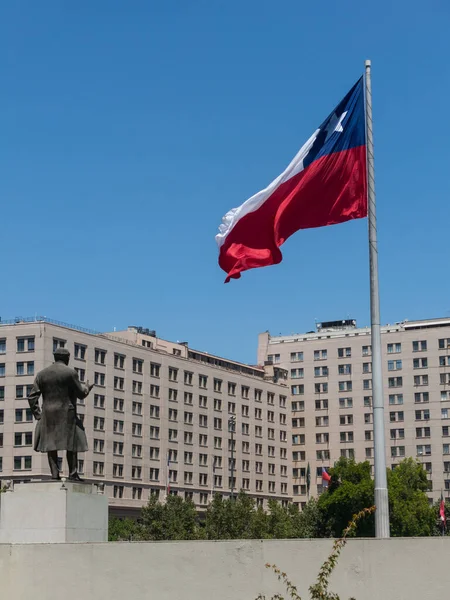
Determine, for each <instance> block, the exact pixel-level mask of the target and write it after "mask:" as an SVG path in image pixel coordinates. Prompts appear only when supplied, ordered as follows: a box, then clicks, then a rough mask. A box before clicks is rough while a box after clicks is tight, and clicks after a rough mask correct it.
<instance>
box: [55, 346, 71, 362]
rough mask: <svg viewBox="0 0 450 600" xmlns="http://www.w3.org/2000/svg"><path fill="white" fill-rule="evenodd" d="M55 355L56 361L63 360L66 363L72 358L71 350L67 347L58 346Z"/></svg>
mask: <svg viewBox="0 0 450 600" xmlns="http://www.w3.org/2000/svg"><path fill="white" fill-rule="evenodd" d="M53 356H54V358H55V362H63V363H64V364H65V365H68V364H69V360H70V352H69V351H68V350H67V348H56V350H55V351H54V352H53Z"/></svg>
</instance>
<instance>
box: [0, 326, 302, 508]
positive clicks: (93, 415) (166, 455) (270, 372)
mask: <svg viewBox="0 0 450 600" xmlns="http://www.w3.org/2000/svg"><path fill="white" fill-rule="evenodd" d="M57 346H61V347H65V348H67V349H68V350H69V351H70V353H71V362H70V366H72V367H73V368H75V369H76V370H77V372H78V374H79V377H80V379H81V380H82V381H90V382H93V383H94V384H95V386H94V388H93V390H92V392H91V393H90V395H89V396H88V397H87V398H86V399H85V400H82V401H79V405H78V413H79V415H80V418H81V419H82V420H83V422H84V426H85V429H86V434H87V437H88V442H89V451H88V452H86V453H84V454H80V455H79V472H80V475H81V476H82V477H83V478H85V479H86V480H88V481H94V482H101V483H103V484H104V485H105V493H107V494H108V496H109V501H110V506H111V507H112V508H113V509H114V510H113V512H117V513H118V514H121V513H123V514H126V513H127V512H128V511H133V510H134V511H137V510H138V509H139V508H140V507H141V506H142V505H143V504H145V503H146V502H147V501H148V498H149V495H150V494H158V495H159V496H160V497H161V499H163V498H164V497H165V494H167V493H171V494H180V495H182V496H184V497H189V498H192V499H193V500H194V502H195V503H196V505H197V506H198V507H206V506H207V504H208V503H209V501H210V500H211V497H212V494H213V493H216V492H219V493H223V494H224V495H227V496H229V495H230V494H232V493H237V492H238V491H239V490H241V489H243V490H245V491H246V492H248V493H249V494H250V495H251V496H253V497H255V498H256V499H257V502H258V503H259V504H263V505H264V504H265V503H266V502H267V500H268V499H269V498H274V499H276V500H279V501H281V502H284V503H286V502H288V501H289V500H291V499H292V495H291V489H292V488H291V485H290V468H289V457H290V455H291V449H290V445H291V436H290V434H289V418H288V415H289V410H290V407H289V402H288V396H289V388H288V387H287V381H286V380H287V373H286V371H284V370H283V369H281V368H280V367H277V366H274V365H267V367H266V368H265V369H264V368H260V367H251V366H249V365H244V364H241V363H237V362H233V361H229V360H225V359H223V358H220V357H215V356H211V355H209V354H207V353H204V352H200V351H195V350H192V349H190V348H189V347H188V345H187V344H185V343H183V344H180V343H171V342H168V341H165V340H162V339H160V338H158V337H157V336H156V333H155V332H154V331H151V330H148V329H143V328H141V327H130V328H129V329H128V330H127V331H121V332H114V333H113V334H99V333H95V332H90V331H87V330H83V329H80V328H76V327H73V326H69V325H65V324H62V323H57V322H55V321H50V320H49V319H46V318H40V317H38V318H36V319H16V320H15V321H13V322H0V478H1V479H3V480H6V479H14V480H16V481H24V480H33V479H41V478H43V477H46V476H48V475H49V468H48V464H47V457H46V455H44V454H38V453H35V452H34V451H33V435H34V426H35V424H34V423H33V420H32V415H31V412H30V410H29V408H28V401H27V396H28V394H29V392H30V389H31V386H32V384H33V380H34V376H35V375H36V374H37V373H38V372H39V371H40V370H41V369H43V368H44V367H46V366H48V365H50V364H51V363H52V362H53V351H54V349H55V348H56V347H57ZM61 454H62V453H61ZM63 468H64V469H65V472H67V467H66V465H65V458H64V462H63Z"/></svg>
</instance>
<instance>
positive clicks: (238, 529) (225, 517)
mask: <svg viewBox="0 0 450 600" xmlns="http://www.w3.org/2000/svg"><path fill="white" fill-rule="evenodd" d="M205 535H206V537H207V539H209V540H231V539H255V538H256V539H262V538H267V537H270V536H269V532H268V515H267V513H265V512H264V510H263V509H262V508H256V505H255V501H254V500H253V498H251V497H250V496H248V495H247V494H245V492H240V493H239V494H238V496H237V497H236V498H234V499H233V500H232V499H231V498H227V499H223V498H222V496H220V495H219V494H216V495H215V496H214V498H213V500H212V502H211V504H210V505H209V506H208V509H207V511H206V518H205Z"/></svg>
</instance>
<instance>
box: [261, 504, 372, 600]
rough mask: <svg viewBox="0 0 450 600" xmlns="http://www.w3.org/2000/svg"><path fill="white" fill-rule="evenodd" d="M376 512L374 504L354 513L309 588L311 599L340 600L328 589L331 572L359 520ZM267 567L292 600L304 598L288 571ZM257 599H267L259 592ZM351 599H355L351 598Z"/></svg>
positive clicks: (274, 598)
mask: <svg viewBox="0 0 450 600" xmlns="http://www.w3.org/2000/svg"><path fill="white" fill-rule="evenodd" d="M374 512H375V506H372V507H371V508H365V509H363V510H361V511H360V512H359V513H357V514H356V515H353V518H352V520H351V521H350V523H349V524H348V526H347V527H346V528H345V529H344V531H343V534H342V537H341V538H339V539H338V540H336V541H335V542H334V544H333V548H332V550H331V553H330V555H329V557H328V558H327V559H326V561H325V562H324V563H323V565H322V566H321V567H320V571H319V574H318V576H317V582H316V583H315V584H314V585H311V586H310V588H309V593H310V598H311V600H340V598H339V596H338V595H337V594H335V593H334V592H329V591H328V585H329V581H330V577H331V574H332V572H333V571H334V569H335V568H336V565H337V561H338V558H339V555H340V554H341V551H342V549H343V547H344V546H345V544H346V543H347V538H348V537H349V536H350V535H351V534H352V533H354V532H355V530H356V528H357V526H358V522H359V521H360V520H361V519H363V518H364V517H367V516H368V515H370V514H372V513H374ZM266 568H267V569H272V571H273V572H274V573H275V575H276V576H277V578H278V581H282V582H283V583H284V585H285V587H286V592H287V594H288V597H289V598H291V600H302V599H301V597H300V596H299V595H298V592H297V587H296V586H295V585H294V584H293V583H292V581H291V580H290V579H289V578H288V576H287V574H286V573H284V572H283V571H281V569H279V568H278V567H277V566H276V565H271V564H266ZM256 600H266V597H265V596H264V595H262V594H259V596H258V597H257V598H256ZM270 600H285V598H284V596H282V595H281V594H275V595H274V596H272V597H271V598H270ZM350 600H355V599H354V598H350Z"/></svg>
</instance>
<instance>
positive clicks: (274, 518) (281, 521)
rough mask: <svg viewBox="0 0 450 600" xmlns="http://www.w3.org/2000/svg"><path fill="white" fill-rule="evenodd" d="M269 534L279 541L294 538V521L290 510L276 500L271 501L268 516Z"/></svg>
mask: <svg viewBox="0 0 450 600" xmlns="http://www.w3.org/2000/svg"><path fill="white" fill-rule="evenodd" d="M267 525H268V533H269V535H270V537H272V538H275V539H277V540H282V539H288V538H292V537H294V520H293V518H292V514H291V512H290V511H289V509H288V508H285V507H283V506H281V504H280V503H279V502H277V501H276V500H269V514H268V515H267Z"/></svg>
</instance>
